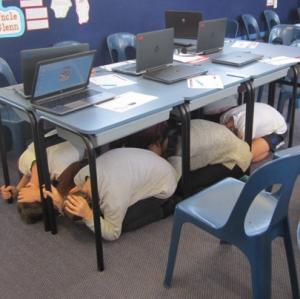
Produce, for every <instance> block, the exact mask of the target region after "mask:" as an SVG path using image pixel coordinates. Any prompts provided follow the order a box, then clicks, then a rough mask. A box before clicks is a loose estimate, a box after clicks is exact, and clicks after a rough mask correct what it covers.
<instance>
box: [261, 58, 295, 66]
mask: <svg viewBox="0 0 300 299" xmlns="http://www.w3.org/2000/svg"><path fill="white" fill-rule="evenodd" d="M260 61H261V62H264V63H268V64H272V65H284V64H290V63H297V62H300V59H299V58H294V57H287V56H277V57H273V58H265V59H262V60H260Z"/></svg>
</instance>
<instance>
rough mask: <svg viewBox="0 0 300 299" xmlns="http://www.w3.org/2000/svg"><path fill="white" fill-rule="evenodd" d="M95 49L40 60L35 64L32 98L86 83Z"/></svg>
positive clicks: (59, 92)
mask: <svg viewBox="0 0 300 299" xmlns="http://www.w3.org/2000/svg"><path fill="white" fill-rule="evenodd" d="M94 54H95V51H89V52H82V53H79V54H74V55H69V56H64V57H60V58H56V59H51V60H45V61H41V62H39V63H38V65H37V69H36V74H35V80H34V86H33V99H37V98H42V97H45V96H48V95H49V96H50V95H54V94H61V93H63V92H66V91H71V90H73V89H80V88H83V87H85V86H87V85H88V82H89V77H90V72H91V68H92V66H93V60H94Z"/></svg>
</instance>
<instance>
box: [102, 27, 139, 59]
mask: <svg viewBox="0 0 300 299" xmlns="http://www.w3.org/2000/svg"><path fill="white" fill-rule="evenodd" d="M106 42H107V46H108V50H109V55H110V58H111V61H112V62H118V61H124V60H128V59H134V58H135V35H134V34H132V33H128V32H119V33H114V34H111V35H109V36H108V37H107V38H106Z"/></svg>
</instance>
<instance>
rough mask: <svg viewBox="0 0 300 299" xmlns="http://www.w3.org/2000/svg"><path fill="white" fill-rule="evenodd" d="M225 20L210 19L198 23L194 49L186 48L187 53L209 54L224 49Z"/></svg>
mask: <svg viewBox="0 0 300 299" xmlns="http://www.w3.org/2000/svg"><path fill="white" fill-rule="evenodd" d="M226 25H227V19H226V18H220V19H212V20H207V21H202V22H200V23H199V28H198V37H197V45H196V48H193V47H191V48H188V52H190V53H192V52H196V53H198V54H211V53H214V52H218V51H221V50H222V49H223V47H224V39H225V32H226Z"/></svg>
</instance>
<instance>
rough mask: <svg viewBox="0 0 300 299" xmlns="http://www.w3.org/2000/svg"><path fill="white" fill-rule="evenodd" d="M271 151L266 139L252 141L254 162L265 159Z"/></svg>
mask: <svg viewBox="0 0 300 299" xmlns="http://www.w3.org/2000/svg"><path fill="white" fill-rule="evenodd" d="M269 151H270V146H269V144H268V142H267V141H266V140H265V139H264V138H257V139H254V140H253V141H252V149H251V152H252V162H259V161H261V160H263V159H265V158H266V157H267V156H268V154H269Z"/></svg>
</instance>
